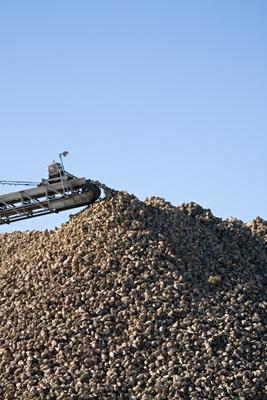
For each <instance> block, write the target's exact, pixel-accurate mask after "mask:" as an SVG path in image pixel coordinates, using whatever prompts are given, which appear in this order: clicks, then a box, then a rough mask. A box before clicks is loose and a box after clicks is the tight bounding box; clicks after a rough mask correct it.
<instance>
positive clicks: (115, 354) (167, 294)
mask: <svg viewBox="0 0 267 400" xmlns="http://www.w3.org/2000/svg"><path fill="white" fill-rule="evenodd" d="M266 241H267V223H266V222H265V221H264V220H262V219H260V218H257V219H256V220H254V221H252V222H251V223H250V224H244V223H243V222H241V221H239V220H235V219H231V220H225V221H223V220H221V219H219V218H216V217H214V216H213V215H212V213H211V211H210V210H206V209H203V208H201V207H200V206H199V205H197V204H195V203H190V204H183V205H182V206H179V207H174V206H173V205H171V204H169V203H168V202H165V201H164V200H163V199H161V198H156V197H154V198H150V199H147V200H145V201H144V202H143V201H140V200H138V199H137V198H136V197H135V196H132V195H129V194H127V193H125V192H117V193H115V194H114V196H112V197H110V198H109V199H107V200H103V201H99V202H98V203H95V204H94V205H93V206H91V207H90V209H88V210H86V211H84V212H83V213H81V214H80V215H77V216H75V217H73V218H72V219H71V220H70V221H69V222H68V223H66V224H64V225H62V226H61V227H60V228H59V229H55V230H53V231H44V232H37V231H32V232H13V233H9V234H1V235H0V398H1V399H3V400H7V399H9V400H13V399H19V400H27V399H41V400H42V399H43V400H44V399H48V400H52V399H54V400H60V399H66V400H71V399H73V400H74V399H75V400H85V399H88V400H89V399H100V400H112V399H114V400H116V399H122V400H128V399H129V400H130V399H131V400H174V399H177V400H178V399H183V400H187V399H196V400H197V399H205V400H209V399H210V400H217V399H224V400H229V399H233V400H236V399H243V400H249V399H251V400H260V399H266V398H267V397H266V392H267V390H266V386H265V385H266V369H267V368H266V352H265V351H266V348H265V340H264V339H266V336H265V338H264V335H265V334H266V286H265V285H266V266H267V243H266Z"/></svg>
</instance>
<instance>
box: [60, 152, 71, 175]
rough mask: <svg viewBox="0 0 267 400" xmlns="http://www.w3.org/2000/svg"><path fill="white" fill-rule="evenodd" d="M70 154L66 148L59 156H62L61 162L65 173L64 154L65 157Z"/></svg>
mask: <svg viewBox="0 0 267 400" xmlns="http://www.w3.org/2000/svg"><path fill="white" fill-rule="evenodd" d="M68 154H69V152H68V151H66V150H65V151H63V152H62V153H60V154H59V158H60V162H61V165H62V172H63V173H64V171H65V169H64V164H63V158H62V156H63V157H66V156H67V155H68Z"/></svg>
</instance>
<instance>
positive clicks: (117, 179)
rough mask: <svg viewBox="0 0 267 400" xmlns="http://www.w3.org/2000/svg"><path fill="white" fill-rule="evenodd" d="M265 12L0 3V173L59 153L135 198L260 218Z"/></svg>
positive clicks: (204, 6) (180, 4) (175, 5)
mask: <svg viewBox="0 0 267 400" xmlns="http://www.w3.org/2000/svg"><path fill="white" fill-rule="evenodd" d="M266 21H267V2H266V1H265V0H262V1H260V0H253V1H247V0H234V1H233V0H224V1H213V0H210V1H208V0H203V1H198V0H192V1H190V0H181V1H178V0H169V1H166V0H165V1H163V0H161V1H159V0H147V1H146V0H142V1H141V0H134V1H133V0H132V1H129V0H128V1H127V0H113V1H110V0H109V1H107V0H106V1H105V0H103V1H87V0H75V1H74V0H72V1H70V0H57V1H55V0H53V1H52V0H46V1H34V0H32V1H30V0H23V1H21V0H13V1H5V2H1V4H0V146H1V153H0V154H1V155H0V179H10V180H34V181H39V180H40V179H41V178H42V177H43V178H44V177H46V166H47V164H48V163H49V162H51V161H52V160H53V159H55V158H57V156H58V154H59V153H60V152H62V151H63V150H68V151H69V152H70V154H69V156H68V157H67V158H66V159H65V166H66V169H67V170H69V171H70V172H72V173H73V174H75V175H77V176H86V177H87V178H92V179H98V180H100V181H102V182H104V183H105V184H106V185H108V186H111V187H113V188H116V189H121V190H127V191H128V192H129V193H133V194H135V195H136V196H138V197H139V198H140V199H144V198H145V197H147V196H153V195H155V196H160V197H164V198H165V199H166V200H168V201H171V202H172V203H173V204H175V205H177V204H181V203H183V202H190V201H194V202H197V203H199V204H200V205H202V206H203V207H205V208H210V209H211V210H212V212H213V213H214V214H215V215H216V216H218V217H222V218H227V217H231V216H234V217H237V218H239V219H242V220H244V221H249V220H251V219H253V218H255V217H256V216H257V215H259V216H261V217H262V218H265V219H267V202H266V200H267V185H266V172H267V155H266V151H267V74H266V71H267V24H266ZM16 189H17V188H10V187H6V186H4V187H1V188H0V193H1V194H3V193H6V192H7V191H13V190H16ZM71 212H73V211H71ZM69 213H70V212H66V213H62V214H59V215H51V216H48V217H41V218H34V219H32V220H28V221H23V222H19V223H17V224H12V225H10V226H0V233H1V232H5V231H10V230H25V229H45V228H54V227H55V226H56V225H59V224H60V223H62V222H64V221H66V220H67V217H68V214H69Z"/></svg>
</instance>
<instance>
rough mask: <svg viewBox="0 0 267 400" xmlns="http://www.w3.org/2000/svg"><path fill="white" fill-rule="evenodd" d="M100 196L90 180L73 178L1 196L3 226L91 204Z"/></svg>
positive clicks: (0, 215) (0, 219)
mask: <svg viewBox="0 0 267 400" xmlns="http://www.w3.org/2000/svg"><path fill="white" fill-rule="evenodd" d="M100 193H101V192H100V189H99V187H98V186H97V185H95V184H93V183H91V182H90V181H89V180H86V179H85V178H74V179H70V180H66V181H64V182H63V181H59V182H57V183H53V184H40V185H39V186H37V187H35V188H31V189H26V190H22V191H18V192H13V193H9V194H6V195H2V196H0V224H10V223H12V222H16V221H20V220H23V219H28V218H33V217H37V216H41V215H45V214H50V213H58V212H60V211H64V210H68V209H71V208H75V207H81V206H85V205H88V204H92V203H94V202H95V201H96V200H97V199H98V198H99V196H100Z"/></svg>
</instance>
